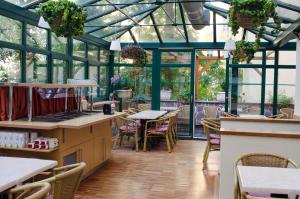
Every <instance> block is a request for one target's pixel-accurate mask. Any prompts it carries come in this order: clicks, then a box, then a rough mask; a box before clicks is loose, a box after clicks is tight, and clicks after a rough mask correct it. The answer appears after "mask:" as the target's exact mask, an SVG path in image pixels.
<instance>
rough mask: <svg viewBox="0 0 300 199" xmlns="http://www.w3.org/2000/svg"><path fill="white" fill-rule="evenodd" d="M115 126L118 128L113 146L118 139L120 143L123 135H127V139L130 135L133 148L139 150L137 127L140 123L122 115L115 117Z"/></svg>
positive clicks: (120, 143)
mask: <svg viewBox="0 0 300 199" xmlns="http://www.w3.org/2000/svg"><path fill="white" fill-rule="evenodd" d="M116 126H117V130H118V135H117V139H116V141H115V144H114V148H115V146H116V145H117V143H118V141H119V145H120V146H121V145H122V142H123V138H124V136H127V138H128V140H129V139H130V137H134V140H135V150H136V152H138V151H139V128H140V124H139V123H138V121H136V120H132V119H129V118H126V117H123V116H119V117H117V118H116Z"/></svg>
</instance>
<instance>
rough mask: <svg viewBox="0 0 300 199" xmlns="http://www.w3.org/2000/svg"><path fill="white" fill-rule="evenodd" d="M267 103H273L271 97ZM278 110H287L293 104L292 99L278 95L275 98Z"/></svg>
mask: <svg viewBox="0 0 300 199" xmlns="http://www.w3.org/2000/svg"><path fill="white" fill-rule="evenodd" d="M269 103H270V104H271V103H273V96H272V95H271V96H270V99H269ZM277 104H278V108H279V109H281V108H289V107H291V106H292V105H293V104H294V98H293V97H290V96H287V95H286V94H285V93H279V94H278V98H277Z"/></svg>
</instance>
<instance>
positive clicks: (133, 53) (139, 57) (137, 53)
mask: <svg viewBox="0 0 300 199" xmlns="http://www.w3.org/2000/svg"><path fill="white" fill-rule="evenodd" d="M121 58H122V59H133V60H134V64H135V65H136V66H137V67H144V66H145V65H146V64H147V63H148V57H147V53H146V51H145V49H143V48H141V47H140V46H136V45H129V46H125V47H123V48H122V50H121Z"/></svg>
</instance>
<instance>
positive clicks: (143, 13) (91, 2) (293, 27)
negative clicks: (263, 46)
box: [23, 0, 300, 46]
mask: <svg viewBox="0 0 300 199" xmlns="http://www.w3.org/2000/svg"><path fill="white" fill-rule="evenodd" d="M45 1H47V0H36V1H33V2H31V3H28V4H26V5H24V6H23V8H26V9H33V8H36V7H37V6H38V5H39V4H40V3H42V2H45ZM79 2H80V1H79ZM190 2H195V0H191V1H190ZM196 2H204V7H205V8H206V9H208V10H210V11H212V12H213V14H214V19H213V23H212V24H199V25H213V32H214V42H216V41H217V39H216V36H217V32H216V26H217V25H224V24H217V22H216V19H215V15H216V14H217V15H219V16H221V17H223V18H227V14H228V10H226V9H224V8H222V7H218V6H215V5H213V4H212V3H214V2H222V3H226V4H230V3H231V0H198V1H196ZM170 3H171V4H175V9H176V6H177V7H178V8H179V12H178V15H180V18H181V21H182V23H180V24H179V23H176V21H173V20H172V18H171V17H170V16H169V15H168V13H167V12H166V11H165V10H164V8H163V7H162V6H163V5H166V4H170ZM276 3H277V5H278V6H279V7H280V8H284V9H287V10H289V11H291V12H298V13H300V7H299V6H295V5H292V4H289V3H285V2H283V1H282V0H276ZM80 5H81V6H83V7H86V8H92V7H99V6H107V7H109V8H108V9H106V10H105V11H102V12H100V13H95V14H93V15H91V16H88V18H87V20H86V34H87V35H90V34H92V35H93V37H97V38H98V39H100V40H103V39H105V38H106V37H109V36H113V35H115V37H116V38H120V37H122V36H123V35H124V34H125V33H127V32H128V33H129V34H130V36H131V38H132V40H133V41H134V42H138V41H137V39H136V37H135V35H134V32H133V31H132V29H133V28H134V27H135V26H140V27H142V26H143V25H140V24H139V23H140V22H141V21H143V20H144V19H145V18H147V17H149V18H150V19H151V21H152V23H153V25H147V26H153V27H154V30H155V33H156V35H157V39H158V41H159V43H164V42H165V41H164V40H163V37H162V36H161V33H160V31H159V28H158V27H159V26H174V27H175V28H176V29H177V31H178V32H179V33H180V34H181V35H182V37H183V38H184V40H185V43H189V42H190V40H189V35H188V29H187V26H188V25H189V26H190V25H191V24H189V23H187V20H186V18H185V14H184V12H185V11H184V9H183V6H182V3H181V2H180V1H179V0H130V1H128V2H127V1H122V0H119V1H116V0H86V1H84V2H83V3H82V4H80ZM141 5H147V7H146V8H144V9H138V10H137V11H135V12H133V13H129V14H128V13H126V11H125V10H126V9H130V8H131V7H134V6H141ZM159 8H162V9H163V10H164V11H165V14H166V17H168V18H170V20H169V21H171V24H158V23H157V19H155V15H154V12H155V11H156V10H158V9H159ZM123 9H124V11H123ZM111 13H121V14H119V17H116V18H115V19H112V20H111V21H110V22H107V23H101V22H98V21H97V20H99V19H100V18H101V17H105V16H107V15H109V14H111ZM175 17H176V16H175ZM280 18H281V20H282V22H283V23H284V24H287V25H288V27H287V28H285V27H282V28H281V29H280V31H281V32H280V34H278V35H274V34H272V33H271V31H272V30H273V29H274V28H276V27H275V24H274V23H268V24H267V25H266V26H267V27H268V28H269V30H267V31H265V34H264V35H263V38H264V39H265V40H266V41H268V42H270V43H272V45H273V46H277V45H281V46H282V45H284V44H285V43H286V42H288V41H289V40H290V39H293V38H295V35H296V34H297V33H298V32H299V29H300V24H299V21H300V19H298V20H297V19H296V20H294V19H290V18H287V17H284V16H280ZM126 20H130V21H132V23H131V24H129V25H118V24H119V23H121V22H123V21H126ZM100 21H101V20H100ZM93 22H94V23H95V24H93V25H92V23H93ZM179 25H180V26H182V27H183V32H182V31H181V30H180V29H179V28H178V26H179ZM108 27H110V28H111V27H115V30H114V31H108V32H104V33H103V34H100V35H97V34H96V31H100V30H103V29H105V28H108ZM105 30H106V29H105ZM246 31H248V32H251V33H253V34H257V32H258V30H257V29H251V30H249V29H247V30H246ZM244 33H246V32H244ZM281 41H284V42H281Z"/></svg>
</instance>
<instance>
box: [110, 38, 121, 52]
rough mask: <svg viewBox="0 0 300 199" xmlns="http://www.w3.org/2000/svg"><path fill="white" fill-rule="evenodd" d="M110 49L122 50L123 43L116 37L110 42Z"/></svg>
mask: <svg viewBox="0 0 300 199" xmlns="http://www.w3.org/2000/svg"><path fill="white" fill-rule="evenodd" d="M109 50H113V51H121V43H120V40H119V39H114V40H112V41H111V43H110V48H109Z"/></svg>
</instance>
